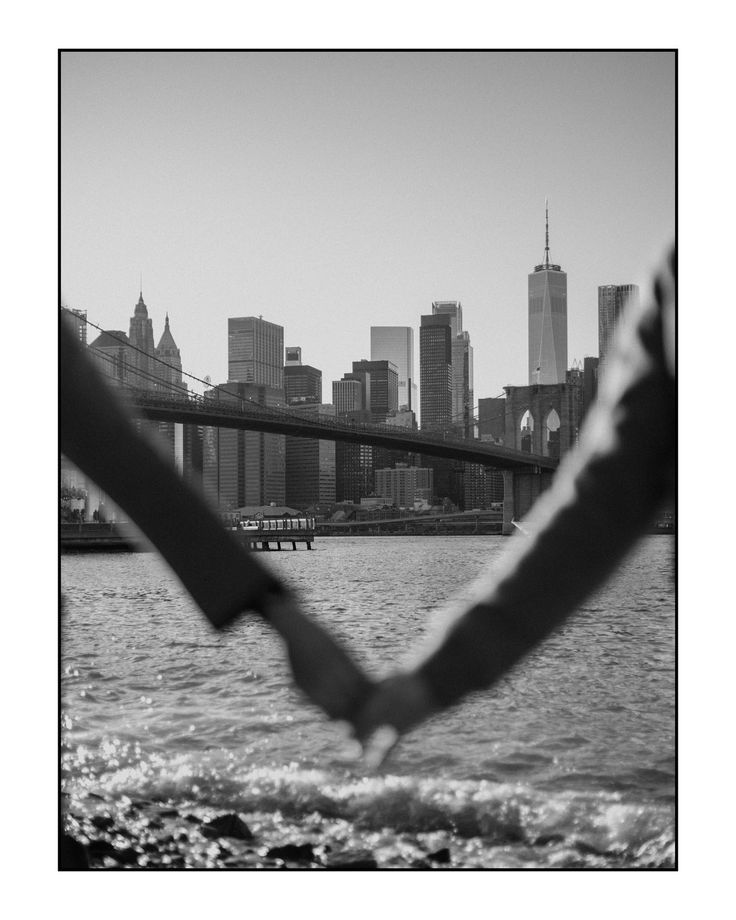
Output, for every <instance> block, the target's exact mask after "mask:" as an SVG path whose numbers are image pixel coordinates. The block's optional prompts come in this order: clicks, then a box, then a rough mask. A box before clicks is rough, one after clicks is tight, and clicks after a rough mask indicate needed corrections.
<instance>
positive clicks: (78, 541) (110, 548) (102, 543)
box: [59, 521, 139, 553]
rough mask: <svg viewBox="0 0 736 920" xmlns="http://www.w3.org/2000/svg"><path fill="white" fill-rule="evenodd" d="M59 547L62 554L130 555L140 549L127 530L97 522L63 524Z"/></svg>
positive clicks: (111, 524)
mask: <svg viewBox="0 0 736 920" xmlns="http://www.w3.org/2000/svg"><path fill="white" fill-rule="evenodd" d="M59 547H60V549H61V552H62V553H80V552H82V553H94V552H98V553H130V552H134V551H135V550H137V549H138V548H139V547H138V546H137V545H136V543H135V540H134V539H132V538H131V535H130V533H129V532H128V531H127V529H125V528H121V527H119V526H118V525H117V524H113V523H108V522H105V523H99V522H97V521H89V522H74V523H67V522H62V523H61V524H60V525H59Z"/></svg>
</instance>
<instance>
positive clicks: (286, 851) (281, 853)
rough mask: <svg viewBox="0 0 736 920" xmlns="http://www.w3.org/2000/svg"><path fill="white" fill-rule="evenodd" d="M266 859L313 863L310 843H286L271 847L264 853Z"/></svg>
mask: <svg viewBox="0 0 736 920" xmlns="http://www.w3.org/2000/svg"><path fill="white" fill-rule="evenodd" d="M266 858H267V859H283V860H285V861H288V862H314V861H315V856H314V850H313V849H312V844H311V843H302V844H296V843H287V844H285V845H284V846H281V847H271V849H270V850H269V851H268V853H266Z"/></svg>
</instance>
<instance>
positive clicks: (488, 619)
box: [357, 252, 677, 739]
mask: <svg viewBox="0 0 736 920" xmlns="http://www.w3.org/2000/svg"><path fill="white" fill-rule="evenodd" d="M675 279H676V262H675V254H674V252H673V253H672V254H671V255H670V256H669V257H668V259H667V260H666V262H665V264H664V266H663V267H662V269H661V271H660V272H659V273H658V274H657V276H656V279H655V282H654V284H653V286H652V290H651V292H650V293H649V295H648V297H647V298H645V299H644V300H643V302H642V307H641V308H640V310H639V311H638V312H635V313H632V314H631V315H628V316H625V317H624V324H623V328H622V330H621V334H620V335H619V337H618V340H617V345H616V350H615V353H614V355H613V356H612V358H611V361H610V366H608V367H607V368H606V370H605V373H604V375H603V378H602V381H601V384H602V386H601V390H600V392H599V398H598V402H597V404H596V406H595V407H594V408H593V410H592V411H591V413H590V417H589V418H588V420H587V421H586V424H585V426H584V428H583V432H582V435H581V440H580V444H579V446H578V447H577V448H576V449H575V450H574V451H572V452H571V453H570V454H568V456H567V457H566V458H565V460H564V462H563V463H562V464H561V465H560V469H559V472H558V474H557V476H556V477H555V481H554V484H553V486H552V487H551V488H550V490H549V491H548V492H547V493H546V494H545V495H543V496H542V498H540V500H539V501H538V503H537V505H536V506H535V509H534V514H533V517H532V520H531V522H530V523H531V528H530V529H531V536H530V538H529V539H522V538H521V537H515V538H512V541H511V547H510V552H509V553H508V554H507V555H506V557H505V558H504V560H503V563H502V565H501V568H500V570H497V571H495V572H494V573H492V574H491V575H489V576H485V577H484V578H483V579H482V580H481V581H480V582H479V583H478V584H477V585H476V588H475V591H474V596H473V599H472V600H471V602H470V603H469V604H468V605H466V606H465V608H464V609H463V610H460V611H458V612H457V613H456V614H455V616H453V617H452V619H451V620H450V622H449V623H448V624H447V626H446V628H445V630H444V631H443V633H442V634H441V635H439V636H437V637H436V638H435V640H434V642H433V643H432V645H431V646H430V647H429V649H427V650H426V651H425V653H424V654H423V655H422V657H421V658H420V660H419V661H418V663H417V664H416V665H415V666H414V667H413V668H412V669H410V670H407V671H406V672H403V673H400V674H397V675H394V676H392V677H389V678H388V679H387V680H385V681H383V682H382V683H381V684H379V685H378V689H377V690H376V692H375V693H374V695H373V696H372V697H371V698H370V699H369V701H368V703H367V705H366V706H365V707H364V709H363V711H362V713H361V714H360V717H359V719H358V728H357V734H358V737H359V738H363V739H365V738H367V737H369V736H370V734H371V732H372V731H373V730H374V729H375V728H376V727H377V726H381V725H389V726H393V727H394V728H395V729H397V731H398V732H402V731H406V730H407V729H409V728H411V727H412V725H415V724H417V723H418V722H420V721H422V720H423V719H425V718H427V717H428V716H429V715H431V714H432V713H433V712H435V711H438V710H440V709H442V708H444V707H446V706H450V705H452V704H453V703H455V702H456V701H457V700H459V699H460V698H461V697H462V696H463V695H464V694H466V693H468V692H471V691H474V690H480V689H483V688H485V687H489V686H490V685H491V684H493V683H494V682H495V681H496V680H498V679H499V678H500V677H501V676H502V675H504V674H505V673H506V672H507V671H508V670H509V669H510V668H511V667H512V666H513V665H514V664H516V662H518V661H519V660H520V659H521V658H522V657H523V656H524V655H526V654H527V653H528V652H530V651H531V650H532V649H533V648H534V647H535V646H536V645H538V643H539V642H541V641H542V640H543V639H544V638H545V637H546V636H548V635H549V634H550V633H551V632H552V631H553V630H554V629H555V628H556V627H558V626H559V625H560V624H561V623H562V622H563V621H564V620H565V618H566V617H567V616H568V615H569V614H571V613H572V612H573V611H574V610H575V608H576V607H577V605H578V604H579V603H580V602H581V601H582V600H583V599H584V598H585V597H586V595H588V594H589V593H590V592H591V591H593V590H594V589H596V588H597V587H598V586H599V585H600V584H601V583H602V582H603V580H604V579H605V578H606V577H607V576H608V575H609V574H610V573H611V571H612V570H613V569H614V567H615V566H616V565H617V564H618V563H619V562H620V561H621V559H622V557H623V556H624V555H625V553H626V552H627V551H628V550H629V549H630V548H631V547H632V546H633V544H634V543H635V541H636V539H637V538H638V537H639V536H640V535H641V534H642V533H643V532H644V530H645V529H646V527H647V526H648V525H649V524H650V523H651V521H652V518H653V516H654V515H655V513H656V511H657V509H658V508H659V507H660V505H661V503H662V501H663V500H664V499H665V498H666V497H667V496H668V495H669V494H672V492H673V490H674V482H675V464H676V424H677V421H676V400H677V394H676V384H675V366H674V342H675V333H674V330H675V292H676V281H675Z"/></svg>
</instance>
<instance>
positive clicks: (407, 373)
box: [371, 326, 419, 412]
mask: <svg viewBox="0 0 736 920" xmlns="http://www.w3.org/2000/svg"><path fill="white" fill-rule="evenodd" d="M371 361H390V362H391V363H392V364H395V365H396V368H397V372H398V375H399V409H413V410H414V411H415V412H416V411H417V410H418V408H419V407H418V405H417V384H416V379H415V377H414V330H413V329H412V328H411V326H371Z"/></svg>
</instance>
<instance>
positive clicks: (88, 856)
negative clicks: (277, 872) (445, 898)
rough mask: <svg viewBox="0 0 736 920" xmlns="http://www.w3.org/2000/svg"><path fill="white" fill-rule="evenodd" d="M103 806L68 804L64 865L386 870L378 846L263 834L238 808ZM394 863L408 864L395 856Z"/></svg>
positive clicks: (425, 861) (445, 858)
mask: <svg viewBox="0 0 736 920" xmlns="http://www.w3.org/2000/svg"><path fill="white" fill-rule="evenodd" d="M90 798H91V797H90ZM94 798H95V799H97V800H98V801H96V802H95V807H96V808H97V811H96V813H95V814H93V815H91V816H82V815H80V814H76V813H74V812H73V811H68V812H67V813H66V816H65V819H64V828H63V831H62V833H61V834H60V840H59V868H60V869H64V870H79V869H120V868H131V869H132V868H137V869H143V868H146V869H170V868H227V869H232V868H240V869H289V868H298V869H306V868H310V869H378V868H381V866H380V865H379V861H378V859H377V858H376V856H375V854H374V853H373V852H372V851H371V850H366V849H342V850H339V851H335V852H333V851H332V848H331V847H330V846H329V845H328V844H324V843H321V842H319V841H315V840H299V841H288V840H287V841H279V842H276V841H272V842H271V843H270V844H269V843H268V842H266V841H261V840H259V839H258V838H257V836H256V835H255V834H254V833H253V832H252V831H251V829H250V827H249V826H248V824H247V823H246V822H245V820H243V818H242V817H241V816H240V815H238V814H233V813H224V814H221V815H216V816H214V817H212V818H210V819H209V820H203V819H202V818H200V817H198V816H197V815H195V814H192V813H188V812H181V811H179V810H178V809H177V808H174V807H171V806H167V805H160V804H157V803H155V802H151V801H149V800H138V801H134V802H129V803H127V804H126V805H124V806H118V807H109V806H106V805H105V803H104V800H102V799H100V798H99V797H98V796H95V797H94ZM416 855H417V857H419V858H416V859H414V860H411V861H410V860H407V862H406V864H405V866H404V868H407V869H409V868H428V869H432V868H435V867H438V866H440V865H448V864H449V863H450V851H449V850H448V849H446V848H445V849H441V850H437V851H436V852H434V853H424V854H416ZM392 867H393V868H401V867H400V866H396V865H395V863H392Z"/></svg>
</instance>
